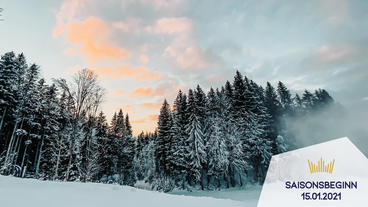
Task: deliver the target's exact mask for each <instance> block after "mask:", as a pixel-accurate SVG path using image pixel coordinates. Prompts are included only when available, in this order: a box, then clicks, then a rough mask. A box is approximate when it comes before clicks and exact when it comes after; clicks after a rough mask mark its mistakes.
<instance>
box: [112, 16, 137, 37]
mask: <svg viewBox="0 0 368 207" xmlns="http://www.w3.org/2000/svg"><path fill="white" fill-rule="evenodd" d="M141 23H142V19H140V18H129V19H128V20H127V21H118V22H114V23H113V24H112V25H113V27H114V28H116V29H120V30H123V31H124V32H132V33H135V34H139V33H140V32H141V30H142V28H141Z"/></svg>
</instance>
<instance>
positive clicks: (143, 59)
mask: <svg viewBox="0 0 368 207" xmlns="http://www.w3.org/2000/svg"><path fill="white" fill-rule="evenodd" d="M141 60H142V61H143V62H144V63H148V61H149V58H148V57H147V56H146V55H141Z"/></svg>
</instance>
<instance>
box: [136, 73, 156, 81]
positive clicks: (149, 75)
mask: <svg viewBox="0 0 368 207" xmlns="http://www.w3.org/2000/svg"><path fill="white" fill-rule="evenodd" d="M162 76H163V75H162V73H160V72H147V73H141V74H139V75H136V76H135V77H134V80H157V79H160V78H161V77H162Z"/></svg>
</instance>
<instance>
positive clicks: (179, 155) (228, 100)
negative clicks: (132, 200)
mask: <svg viewBox="0 0 368 207" xmlns="http://www.w3.org/2000/svg"><path fill="white" fill-rule="evenodd" d="M332 106H334V107H335V106H337V107H338V106H339V105H337V104H335V103H334V100H333V98H332V97H331V96H330V95H329V93H328V92H327V91H326V90H324V89H318V90H316V91H315V92H314V93H312V92H310V91H308V90H305V91H304V93H303V94H301V95H299V94H295V96H292V95H291V93H290V90H288V89H287V87H286V86H285V85H284V84H283V83H282V82H278V84H277V86H276V87H274V86H272V85H271V84H270V83H269V82H267V84H266V87H265V88H263V87H262V86H260V85H258V84H257V83H256V82H254V81H253V80H250V79H248V78H247V77H243V76H242V74H241V73H240V72H239V71H237V72H236V74H235V76H234V80H232V82H230V81H227V82H226V83H225V85H224V86H223V87H221V88H216V89H213V88H210V89H209V91H208V92H207V93H205V92H204V91H203V90H202V88H201V87H200V86H199V85H198V86H197V87H196V88H195V89H189V91H188V93H187V94H185V93H183V92H182V91H181V90H180V91H179V92H178V95H177V97H176V99H175V100H174V104H173V107H170V106H169V104H168V101H167V100H165V101H164V103H163V105H162V108H161V110H160V115H159V120H158V128H157V132H156V133H155V134H154V135H145V136H144V135H143V133H142V134H141V135H140V138H139V139H138V144H140V143H141V144H140V145H144V146H145V147H140V148H139V149H137V152H136V153H137V154H138V157H142V159H141V160H140V163H139V164H138V165H143V166H150V167H149V168H151V169H155V171H147V170H145V169H146V167H145V168H142V169H140V168H139V167H137V170H138V172H139V173H140V174H141V175H142V177H144V180H145V181H147V182H150V183H151V184H152V188H153V189H156V190H163V191H171V190H172V189H173V188H179V189H188V190H192V189H201V190H214V189H220V188H230V187H236V186H238V187H239V186H240V187H241V186H246V185H247V184H263V181H264V179H265V176H266V172H267V168H268V164H269V162H270V159H271V156H272V155H276V154H279V153H283V152H286V151H289V150H292V149H295V148H296V147H297V146H299V143H298V141H297V140H296V139H295V138H296V137H295V136H296V135H297V131H295V129H296V128H295V127H291V128H290V129H289V128H288V126H289V124H288V122H289V121H290V120H294V121H295V120H303V119H307V118H308V117H313V116H315V115H317V114H321V113H323V111H325V110H328V109H329V108H331V107H332ZM152 151H154V152H155V153H153V154H150V156H148V157H147V156H146V155H148V154H149V153H150V152H152ZM145 159H147V160H145ZM153 160H156V161H155V162H153Z"/></svg>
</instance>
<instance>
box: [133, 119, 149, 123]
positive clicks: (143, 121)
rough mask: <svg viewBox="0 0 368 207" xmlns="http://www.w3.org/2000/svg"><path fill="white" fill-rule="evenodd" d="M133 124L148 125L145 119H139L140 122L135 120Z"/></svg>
mask: <svg viewBox="0 0 368 207" xmlns="http://www.w3.org/2000/svg"><path fill="white" fill-rule="evenodd" d="M131 123H132V124H143V123H146V121H145V120H143V119H139V120H134V121H131Z"/></svg>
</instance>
